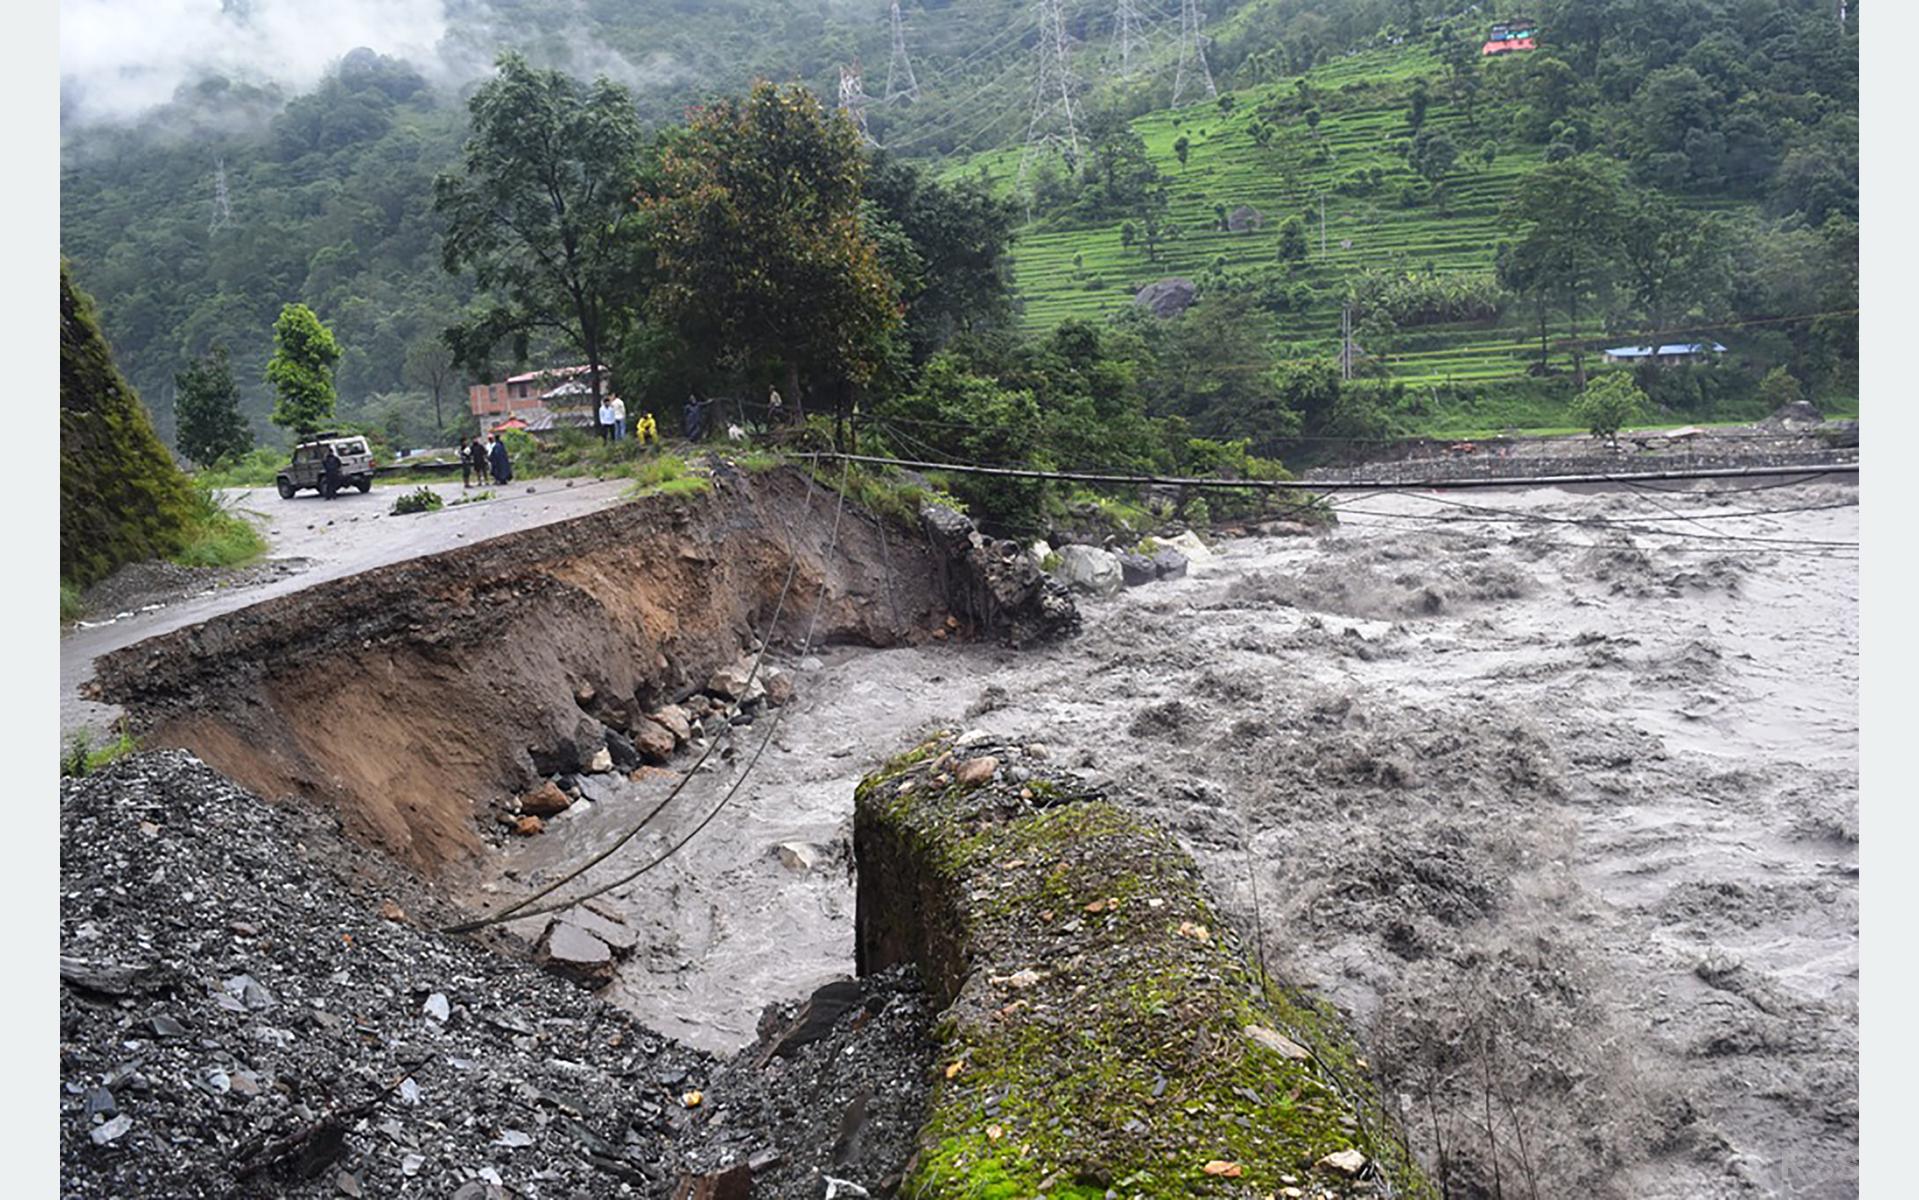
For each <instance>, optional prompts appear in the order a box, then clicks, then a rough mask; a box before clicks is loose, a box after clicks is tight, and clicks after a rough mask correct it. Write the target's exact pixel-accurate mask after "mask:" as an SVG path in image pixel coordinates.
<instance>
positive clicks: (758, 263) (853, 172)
mask: <svg viewBox="0 0 1919 1200" xmlns="http://www.w3.org/2000/svg"><path fill="white" fill-rule="evenodd" d="M865 178H866V156H865V155H864V154H863V153H862V152H861V149H860V138H859V133H858V131H857V130H856V129H854V127H853V124H852V122H851V121H850V120H848V119H847V118H846V116H845V115H844V114H841V113H829V112H827V111H826V110H825V109H823V108H822V107H821V106H820V102H819V100H818V99H817V98H816V97H815V96H814V95H813V93H812V92H810V91H808V90H807V89H806V88H805V87H803V86H801V85H799V84H792V85H789V86H786V87H778V86H775V85H774V84H771V83H768V82H766V81H764V80H762V81H760V82H759V83H756V84H755V85H754V86H753V90H752V92H751V93H750V94H749V95H748V96H747V97H746V98H745V99H743V100H737V99H731V98H728V99H724V100H720V101H718V102H716V103H714V104H711V105H708V106H706V107H705V108H701V109H699V110H697V111H695V112H694V113H693V114H692V115H691V117H690V119H689V121H688V123H687V127H686V129H685V131H684V132H683V133H681V134H680V135H678V136H675V137H672V138H669V139H668V140H667V141H666V142H665V144H664V145H663V147H662V149H661V153H660V161H659V166H658V169H657V171H655V172H653V173H651V174H649V175H648V176H647V177H646V178H645V179H643V180H642V181H641V185H640V209H641V212H642V213H643V214H644V217H645V219H646V222H647V230H646V234H647V244H648V248H649V249H650V251H651V252H652V255H653V266H654V269H655V270H656V271H657V273H658V281H657V283H656V285H655V286H654V287H653V288H652V289H651V291H650V294H649V296H648V302H649V308H650V309H651V311H652V312H653V314H654V315H655V317H656V318H658V319H659V320H660V321H662V322H663V323H665V324H667V325H669V326H671V327H673V328H675V329H677V330H678V331H679V332H680V333H681V335H682V336H683V337H684V338H685V340H686V341H687V342H688V343H689V344H691V345H695V346H711V347H713V348H714V349H715V350H716V351H717V352H718V353H719V354H720V356H721V357H722V358H724V359H725V360H727V361H729V362H730V363H732V364H733V365H735V366H737V367H740V368H743V369H747V370H766V369H768V368H772V367H775V366H780V367H784V369H785V375H786V391H787V393H788V394H787V397H786V398H787V400H788V402H789V403H790V404H792V406H793V411H794V414H795V415H796V416H800V415H803V413H804V409H803V408H802V401H801V390H800V385H801V379H802V377H803V376H810V377H814V378H816V379H818V380H819V381H821V382H824V381H825V380H826V379H827V378H829V377H830V378H832V379H834V380H836V381H841V382H846V383H851V384H854V385H858V384H862V383H864V382H866V381H867V380H868V379H869V378H871V376H872V374H873V372H874V371H875V370H876V369H877V368H878V367H879V365H880V362H881V360H882V358H883V355H884V351H885V342H886V336H887V334H889V333H890V332H891V331H892V330H893V329H895V328H896V327H897V326H898V325H899V323H900V302H899V295H898V285H897V284H896V283H895V281H894V280H893V279H892V278H891V277H890V276H889V275H888V274H887V273H886V271H885V269H884V268H883V267H882V265H881V262H880V256H879V251H878V247H877V246H876V245H875V244H874V241H873V239H872V237H871V236H870V235H869V234H868V232H867V230H866V228H865V226H864V223H863V222H862V219H861V216H862V214H861V188H862V185H863V183H864V181H865ZM835 393H836V395H837V394H838V389H835Z"/></svg>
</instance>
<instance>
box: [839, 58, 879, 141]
mask: <svg viewBox="0 0 1919 1200" xmlns="http://www.w3.org/2000/svg"><path fill="white" fill-rule="evenodd" d="M872 102H873V98H872V97H871V96H869V95H867V94H866V89H865V88H863V87H861V86H860V65H859V63H857V62H855V63H854V64H853V65H852V66H850V67H841V68H840V105H839V107H840V111H841V112H843V113H845V114H846V115H847V116H849V117H851V118H852V119H853V124H854V125H857V126H858V127H859V131H860V137H861V138H863V139H865V141H866V144H867V145H869V146H877V145H879V142H878V141H876V140H874V138H873V134H872V132H871V131H870V130H868V129H867V128H866V106H867V105H869V104H871V103H872Z"/></svg>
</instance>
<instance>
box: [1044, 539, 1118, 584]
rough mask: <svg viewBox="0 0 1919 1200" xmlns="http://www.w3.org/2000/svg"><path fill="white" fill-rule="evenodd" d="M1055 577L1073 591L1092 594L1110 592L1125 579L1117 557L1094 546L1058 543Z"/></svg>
mask: <svg viewBox="0 0 1919 1200" xmlns="http://www.w3.org/2000/svg"><path fill="white" fill-rule="evenodd" d="M1059 577H1060V581H1061V582H1062V583H1064V584H1066V586H1068V587H1070V588H1072V589H1074V590H1075V591H1080V592H1088V593H1091V594H1093V595H1096V596H1110V595H1112V594H1113V593H1114V592H1117V591H1119V589H1120V588H1121V587H1122V586H1124V585H1125V582H1126V579H1125V575H1124V574H1123V573H1122V572H1121V571H1120V569H1119V559H1117V558H1115V557H1113V556H1112V555H1111V554H1108V553H1107V552H1106V551H1104V550H1101V549H1100V548H1099V547H1097V546H1062V547H1060V551H1059Z"/></svg>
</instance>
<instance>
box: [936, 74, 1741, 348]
mask: <svg viewBox="0 0 1919 1200" xmlns="http://www.w3.org/2000/svg"><path fill="white" fill-rule="evenodd" d="M1523 66H1524V63H1523V59H1517V58H1509V59H1506V60H1498V61H1493V62H1490V63H1487V64H1486V68H1487V74H1488V75H1489V76H1493V77H1494V83H1493V87H1495V88H1496V87H1498V86H1499V81H1498V78H1497V77H1498V75H1499V73H1502V72H1514V71H1518V70H1521V69H1523ZM1444 72H1445V68H1444V67H1443V65H1442V64H1441V63H1440V62H1439V61H1438V60H1437V59H1436V58H1435V57H1434V56H1433V55H1432V54H1431V53H1430V52H1429V51H1428V50H1427V49H1426V48H1424V47H1418V48H1415V47H1410V46H1409V47H1400V48H1393V49H1382V50H1370V51H1364V52H1361V53H1357V54H1354V55H1352V56H1350V57H1344V58H1340V59H1338V60H1337V61H1335V62H1333V63H1330V64H1328V65H1326V66H1322V67H1318V68H1315V69H1313V70H1311V71H1309V72H1307V73H1306V74H1305V76H1303V78H1304V80H1305V81H1306V83H1307V84H1308V85H1309V86H1310V87H1311V88H1312V89H1314V91H1315V93H1316V94H1317V96H1318V100H1317V106H1318V107H1319V109H1320V111H1321V112H1322V114H1323V116H1322V119H1321V121H1320V123H1319V126H1318V129H1317V130H1316V131H1315V130H1309V129H1308V127H1307V125H1306V123H1305V121H1304V120H1303V119H1302V118H1301V117H1300V116H1298V115H1296V111H1297V110H1298V109H1299V108H1300V107H1301V105H1300V104H1299V103H1298V102H1297V101H1296V99H1295V97H1296V96H1297V82H1296V79H1295V78H1288V79H1284V80H1281V81H1279V82H1276V83H1273V84H1269V85H1265V86H1261V87H1257V88H1251V89H1244V90H1241V91H1237V92H1233V93H1225V92H1222V93H1221V95H1222V96H1227V95H1230V96H1231V98H1232V107H1231V111H1230V112H1222V111H1221V109H1220V107H1219V106H1218V105H1214V104H1210V103H1208V104H1201V105H1192V106H1188V107H1185V108H1182V109H1178V110H1162V111H1159V112H1154V113H1149V114H1147V115H1145V116H1142V117H1139V118H1137V119H1135V120H1134V121H1133V122H1132V126H1133V128H1134V129H1135V130H1137V131H1138V133H1139V134H1140V136H1141V137H1142V138H1143V139H1144V141H1145V144H1146V148H1147V152H1148V153H1149V154H1150V155H1151V157H1152V160H1153V163H1154V165H1155V166H1156V167H1158V169H1159V170H1160V172H1161V174H1162V176H1163V177H1164V178H1165V179H1166V180H1167V182H1168V184H1169V187H1168V194H1169V201H1170V203H1169V208H1168V216H1169V219H1170V220H1171V221H1172V222H1174V223H1175V224H1177V225H1178V226H1179V227H1180V228H1181V230H1182V233H1181V235H1180V236H1179V237H1178V238H1175V239H1173V240H1171V241H1168V242H1166V243H1164V244H1163V245H1162V246H1161V247H1160V248H1159V251H1158V261H1156V262H1155V261H1150V260H1149V259H1148V258H1147V256H1146V254H1145V253H1144V252H1143V251H1141V250H1140V249H1139V248H1138V247H1137V246H1135V247H1133V248H1130V249H1129V248H1127V247H1125V246H1124V245H1123V244H1122V238H1121V233H1120V228H1121V225H1122V224H1123V223H1124V220H1123V218H1119V217H1115V218H1114V219H1113V220H1111V221H1109V222H1104V223H1100V224H1094V225H1085V226H1078V227H1069V228H1058V227H1052V226H1053V224H1054V223H1052V222H1048V221H1046V220H1044V219H1041V220H1038V221H1035V222H1034V223H1033V224H1032V225H1030V226H1029V227H1028V228H1026V229H1025V230H1024V231H1023V232H1022V233H1021V235H1020V237H1019V239H1018V240H1017V241H1016V242H1015V243H1014V247H1013V255H1012V257H1013V269H1014V280H1015V285H1016V287H1017V289H1018V292H1019V295H1020V298H1021V300H1022V301H1023V304H1024V310H1023V311H1024V322H1025V324H1026V325H1027V326H1028V327H1029V328H1030V329H1033V330H1041V329H1045V328H1050V327H1051V326H1053V325H1056V324H1058V323H1059V322H1060V321H1062V320H1065V319H1067V318H1073V317H1079V318H1095V319H1096V318H1104V317H1107V316H1109V315H1111V314H1113V313H1115V312H1118V311H1121V310H1123V309H1125V308H1126V307H1128V306H1129V305H1130V304H1132V302H1133V296H1134V294H1135V293H1136V292H1137V291H1138V289H1139V288H1141V287H1143V286H1145V285H1146V284H1147V283H1150V282H1152V281H1154V280H1157V279H1162V278H1166V277H1168V276H1184V277H1186V278H1190V279H1192V280H1194V281H1195V282H1196V283H1200V284H1201V285H1202V292H1203V291H1204V290H1205V287H1204V285H1205V282H1206V280H1207V278H1208V277H1209V276H1212V277H1214V278H1217V277H1218V276H1219V275H1220V273H1221V272H1225V273H1227V274H1228V275H1232V274H1235V273H1237V274H1239V275H1240V276H1241V277H1244V276H1246V275H1249V274H1263V275H1267V276H1277V277H1279V278H1282V279H1284V281H1285V282H1286V283H1288V284H1304V285H1306V286H1307V287H1309V288H1311V289H1312V300H1311V302H1310V303H1309V304H1307V305H1306V306H1305V307H1303V308H1301V309H1298V310H1295V311H1288V312H1283V313H1280V314H1278V316H1277V318H1276V327H1277V335H1278V337H1279V339H1280V340H1281V342H1282V343H1283V344H1284V345H1285V347H1286V350H1287V352H1288V353H1290V354H1293V355H1297V356H1311V355H1326V356H1333V355H1336V354H1337V353H1338V347H1339V327H1340V303H1339V298H1340V297H1341V296H1342V295H1343V293H1344V291H1345V286H1344V285H1345V284H1346V283H1347V282H1348V281H1350V280H1351V279H1352V278H1353V277H1354V276H1355V275H1357V274H1358V273H1359V272H1362V271H1365V270H1367V269H1369V268H1376V269H1391V268H1394V267H1398V268H1401V269H1407V270H1413V271H1427V270H1431V271H1435V272H1439V273H1442V274H1444V273H1463V272H1470V273H1478V274H1485V273H1489V272H1491V271H1492V270H1493V267H1494V257H1495V252H1496V250H1497V247H1498V244H1499V242H1500V241H1501V240H1502V239H1504V238H1507V237H1509V236H1510V235H1509V230H1508V228H1507V225H1506V224H1505V223H1504V222H1503V221H1502V220H1501V216H1500V213H1501V209H1502V208H1503V206H1504V205H1505V204H1506V202H1507V201H1508V199H1509V198H1510V195H1511V192H1512V189H1513V186H1514V184H1515V183H1516V182H1517V181H1518V180H1519V179H1520V177H1522V176H1523V175H1524V174H1525V173H1526V172H1528V171H1530V170H1532V169H1533V168H1535V167H1538V166H1540V165H1542V164H1543V163H1544V162H1545V161H1546V151H1545V147H1544V146H1540V145H1536V144H1527V143H1526V142H1524V141H1522V140H1520V139H1519V138H1518V137H1516V136H1513V135H1512V134H1511V133H1508V132H1505V131H1507V130H1509V129H1510V128H1511V127H1512V126H1513V124H1514V123H1515V121H1516V120H1517V117H1518V112H1517V108H1518V106H1517V105H1515V104H1513V103H1511V102H1501V101H1496V100H1482V101H1480V102H1479V103H1478V104H1477V105H1476V107H1475V111H1474V113H1473V117H1472V119H1470V120H1469V118H1468V116H1467V114H1466V113H1465V111H1464V110H1463V109H1462V108H1461V107H1460V106H1457V105H1454V104H1451V103H1449V102H1448V101H1447V100H1446V99H1445V93H1444V90H1443V88H1441V87H1439V86H1434V87H1433V89H1432V93H1431V94H1432V96H1433V100H1432V102H1431V106H1430V108H1429V109H1428V110H1427V113H1426V116H1425V121H1424V126H1425V127H1426V128H1428V129H1433V130H1436V131H1443V132H1444V133H1446V134H1447V135H1448V136H1449V137H1450V138H1451V139H1452V140H1453V142H1454V143H1455V144H1456V145H1457V146H1458V147H1459V148H1460V151H1461V152H1460V156H1459V163H1458V165H1457V166H1456V167H1455V168H1454V169H1453V170H1452V171H1451V172H1449V173H1447V174H1446V175H1445V176H1444V177H1443V178H1442V179H1441V181H1440V184H1439V187H1438V188H1437V190H1436V191H1434V192H1433V194H1432V195H1431V196H1430V198H1427V199H1425V200H1423V201H1421V202H1418V203H1410V204H1409V203H1406V202H1403V201H1402V199H1401V192H1402V190H1403V189H1406V188H1415V189H1421V188H1424V186H1425V185H1424V183H1423V181H1422V180H1421V179H1420V177H1419V175H1418V174H1417V173H1415V172H1414V171H1413V170H1412V168H1411V167H1409V166H1408V165H1407V162H1406V159H1405V156H1404V153H1403V143H1404V140H1405V139H1406V138H1407V137H1409V136H1410V133H1411V131H1410V129H1409V127H1408V120H1407V114H1408V94H1409V91H1410V88H1411V86H1412V81H1413V80H1415V79H1418V78H1426V79H1429V80H1431V81H1433V82H1434V83H1435V85H1436V84H1437V82H1438V81H1439V80H1441V79H1442V78H1443V77H1444ZM1488 90H1492V89H1490V88H1489V89H1488ZM1262 123H1263V124H1266V125H1268V126H1270V127H1272V128H1273V133H1272V136H1271V138H1270V140H1269V141H1268V143H1267V144H1266V145H1265V146H1263V147H1262V146H1260V145H1258V144H1257V143H1256V142H1255V139H1254V133H1253V131H1254V127H1255V126H1256V125H1258V124H1262ZM1181 136H1185V137H1186V138H1187V139H1188V140H1189V152H1188V156H1187V161H1186V162H1185V164H1184V165H1182V164H1181V163H1180V162H1179V160H1178V157H1177V156H1176V154H1175V153H1174V148H1173V146H1174V141H1175V140H1176V139H1177V138H1179V137H1181ZM1487 147H1491V148H1492V150H1493V155H1494V156H1493V160H1492V162H1490V163H1487V162H1485V161H1484V160H1483V159H1482V157H1481V152H1482V151H1483V149H1485V148H1487ZM1019 160H1020V151H1019V150H1018V149H1006V150H1000V151H996V152H994V153H992V154H983V155H979V156H976V157H974V158H972V159H969V160H967V161H965V162H962V163H956V164H954V165H953V166H951V167H950V168H948V171H947V174H948V175H949V176H951V177H964V176H968V175H973V176H977V175H978V174H979V172H980V170H981V168H982V167H984V169H985V171H986V172H987V175H988V177H989V178H991V179H992V180H993V181H994V182H995V184H996V186H998V187H1000V188H1002V189H1004V190H1006V191H1008V192H1010V191H1011V189H1012V187H1013V181H1014V179H1015V177H1016V175H1017V172H1018V168H1019ZM1372 172H1377V182H1376V183H1361V182H1357V181H1355V178H1354V177H1355V175H1356V174H1360V173H1364V174H1366V175H1368V176H1370V175H1371V173H1372ZM1322 200H1323V202H1324V210H1323V211H1324V224H1323V231H1324V241H1323V243H1322V237H1321V234H1322V224H1321V212H1322V210H1321V202H1322ZM1681 203H1685V204H1687V205H1688V206H1690V207H1693V208H1702V209H1714V210H1719V211H1725V212H1728V213H1735V214H1745V215H1749V216H1753V217H1756V216H1757V215H1758V212H1759V205H1758V203H1757V202H1756V201H1746V200H1738V199H1720V200H1702V199H1693V200H1689V201H1681ZM1215 205H1224V206H1225V208H1226V209H1227V210H1228V211H1229V212H1230V211H1232V210H1233V209H1235V208H1237V207H1239V206H1240V205H1250V206H1252V207H1253V208H1255V209H1257V210H1258V211H1259V213H1260V215H1261V217H1262V218H1263V220H1262V223H1261V225H1260V226H1259V227H1258V228H1256V229H1252V230H1249V231H1245V232H1229V231H1227V230H1224V229H1220V228H1218V221H1217V215H1216V210H1215V207H1214V206H1215ZM1292 216H1297V217H1299V218H1300V219H1301V220H1302V221H1303V222H1304V224H1305V225H1306V230H1307V240H1308V244H1309V252H1308V256H1307V258H1306V260H1305V262H1304V263H1303V264H1300V265H1299V266H1298V267H1297V268H1295V269H1291V270H1286V269H1283V268H1282V267H1281V266H1280V265H1279V262H1278V259H1277V252H1278V248H1279V240H1280V226H1281V224H1282V222H1283V221H1284V220H1285V219H1286V218H1288V217H1292ZM1322 245H1323V250H1322ZM1530 316H1531V314H1530V313H1529V312H1527V311H1522V308H1521V306H1519V305H1517V304H1511V305H1508V306H1507V312H1505V313H1504V314H1503V315H1502V316H1501V317H1500V318H1499V319H1495V320H1490V321H1478V322H1456V323H1441V324H1431V325H1422V326H1419V327H1417V328H1414V329H1403V330H1400V331H1398V332H1397V333H1396V334H1395V335H1393V336H1392V337H1391V338H1390V340H1389V343H1388V344H1387V345H1386V346H1383V347H1374V346H1367V345H1365V342H1364V339H1363V338H1362V339H1361V341H1362V347H1363V348H1364V349H1366V350H1367V351H1369V352H1371V353H1373V354H1374V355H1375V356H1376V357H1378V358H1380V359H1382V360H1383V361H1384V362H1385V364H1386V366H1387V368H1388V370H1389V371H1390V373H1391V376H1392V378H1394V379H1397V380H1401V381H1404V382H1406V383H1408V384H1414V385H1426V384H1442V383H1462V384H1463V383H1480V382H1487V381H1493V380H1504V379H1512V378H1515V377H1520V376H1523V375H1524V374H1525V373H1526V370H1527V368H1528V367H1529V366H1530V365H1531V364H1533V363H1535V362H1537V361H1538V358H1539V351H1538V339H1539V331H1538V326H1537V323H1536V322H1534V321H1532V320H1530V319H1529V318H1530ZM1701 323H1702V324H1704V323H1705V322H1701ZM1548 329H1549V335H1550V336H1551V337H1552V338H1553V339H1554V340H1555V341H1556V340H1557V339H1559V338H1561V337H1564V336H1565V335H1566V334H1567V333H1568V332H1569V329H1568V327H1567V324H1566V322H1565V321H1564V320H1563V319H1558V318H1555V319H1552V320H1550V321H1549V324H1548ZM1702 332H1703V331H1702ZM1582 333H1583V334H1584V335H1586V338H1587V340H1589V341H1590V340H1592V339H1594V338H1595V337H1596V336H1597V334H1598V331H1597V330H1595V329H1594V328H1592V326H1591V325H1590V323H1589V324H1588V325H1587V327H1586V328H1585V329H1584V330H1583V331H1582ZM1723 334H1724V331H1721V336H1720V340H1722V341H1723V340H1725V337H1724V336H1723ZM1735 340H1736V339H1735ZM1564 357H1565V356H1564V355H1563V353H1556V354H1555V356H1554V359H1555V361H1563V360H1564Z"/></svg>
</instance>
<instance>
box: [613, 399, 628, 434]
mask: <svg viewBox="0 0 1919 1200" xmlns="http://www.w3.org/2000/svg"><path fill="white" fill-rule="evenodd" d="M613 440H614V441H616V442H623V441H625V440H626V401H624V400H622V399H620V398H619V397H618V396H615V397H613Z"/></svg>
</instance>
